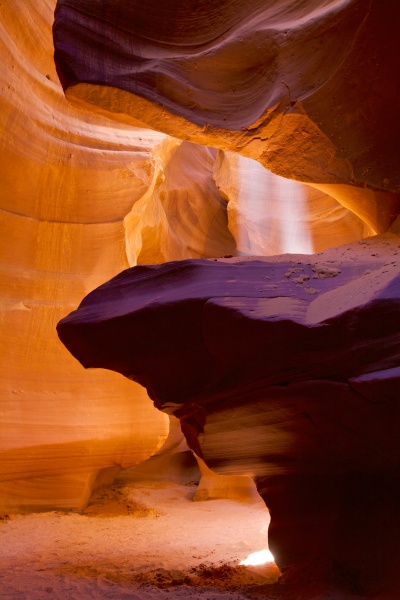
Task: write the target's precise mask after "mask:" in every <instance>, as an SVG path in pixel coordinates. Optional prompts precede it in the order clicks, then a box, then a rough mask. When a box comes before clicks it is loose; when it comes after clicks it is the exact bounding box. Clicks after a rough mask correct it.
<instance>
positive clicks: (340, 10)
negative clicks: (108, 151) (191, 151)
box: [54, 0, 400, 192]
mask: <svg viewBox="0 0 400 600" xmlns="http://www.w3.org/2000/svg"><path fill="white" fill-rule="evenodd" d="M399 11H400V8H399V7H398V5H397V4H396V3H393V2H384V3H382V2H379V0H368V1H365V0H331V1H329V2H327V1H325V0H312V1H310V2H301V1H299V0H284V1H282V0H279V1H278V0H272V1H270V2H265V1H263V0H251V1H250V2H246V3H242V2H240V1H238V0H230V1H229V2H224V3H223V4H221V3H219V2H209V1H207V2H200V3H199V2H197V0H184V1H182V0H173V1H171V2H168V4H165V3H162V2H159V0H151V1H150V2H149V3H147V4H146V5H144V4H143V3H141V2H138V1H131V2H126V1H123V0H107V1H106V2H102V3H94V2H90V1H88V0H86V1H84V2H82V1H81V0H58V3H57V9H56V13H55V25H54V41H55V60H56V64H57V69H58V73H59V75H60V79H61V81H62V83H63V86H64V88H65V90H66V91H67V96H68V97H69V98H70V99H72V100H74V101H76V102H80V101H81V102H85V103H89V104H91V105H92V106H93V107H99V109H103V110H106V111H109V112H110V113H112V114H113V117H114V118H117V119H118V118H119V119H122V120H127V121H129V119H130V118H132V119H134V120H135V122H136V123H138V122H140V123H142V124H143V123H144V124H146V125H148V126H149V127H152V128H155V129H157V130H159V131H165V132H166V133H169V134H171V135H173V136H175V137H179V138H183V139H190V140H191V141H196V142H199V143H202V144H207V145H211V146H216V147H220V148H222V149H231V150H235V151H238V152H239V153H241V154H243V155H246V156H249V157H251V158H256V159H257V160H259V161H260V162H261V163H262V164H263V165H265V166H267V168H269V169H270V170H272V171H274V172H276V173H277V174H279V175H283V176H286V177H288V178H292V179H297V180H299V181H307V182H313V183H344V184H354V183H355V184H357V185H361V186H364V185H367V186H370V187H371V188H374V189H381V190H390V191H393V192H399V191H400V188H399V186H400V174H399V170H398V167H397V164H396V160H395V158H394V157H395V156H396V148H397V139H398V137H399V133H400V130H399V119H398V115H397V105H396V98H397V97H398V96H399V94H400V77H399V73H398V69H397V58H396V57H397V56H398V53H399V50H400V41H399V38H398V35H397V23H398V19H399V14H400V13H399Z"/></svg>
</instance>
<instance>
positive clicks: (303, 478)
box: [58, 232, 400, 593]
mask: <svg viewBox="0 0 400 600" xmlns="http://www.w3.org/2000/svg"><path fill="white" fill-rule="evenodd" d="M399 253H400V238H399V237H398V235H397V234H396V233H394V232H393V233H390V234H386V235H382V236H377V237H373V238H370V239H368V240H365V241H362V242H359V243H355V244H351V245H347V246H343V247H340V248H337V249H332V250H328V251H326V252H324V253H320V254H317V255H312V256H308V257H307V256H304V255H286V256H277V257H272V258H263V259H257V260H255V259H250V258H242V259H238V258H236V259H235V258H233V259H221V260H211V261H210V260H209V261H199V260H192V261H183V262H174V263H167V264H164V265H159V266H147V267H144V266H142V267H135V268H133V269H129V270H127V271H124V272H123V273H121V274H120V275H118V276H117V277H115V278H114V279H112V280H111V281H110V282H108V283H106V284H104V285H103V286H101V287H100V288H98V289H97V290H95V291H93V292H92V293H91V294H89V295H88V296H87V297H86V298H85V299H84V301H83V302H82V303H81V305H80V307H79V308H78V310H76V311H74V312H73V313H71V315H69V316H68V317H66V318H65V319H63V320H62V321H61V322H60V323H59V325H58V332H59V335H60V338H61V340H62V341H63V343H64V344H65V345H66V346H67V347H68V349H69V350H70V351H71V352H72V354H73V355H74V356H75V357H76V358H78V360H79V361H80V362H81V363H82V364H83V365H84V366H85V367H102V368H106V369H112V370H116V371H118V372H119V373H122V374H123V375H125V376H126V377H128V378H130V379H133V380H135V381H138V382H139V383H141V384H142V385H144V386H146V388H147V390H148V393H149V395H150V397H151V398H152V399H153V400H154V402H155V404H156V406H158V407H159V408H160V409H161V410H164V411H165V412H167V413H170V414H174V415H175V416H177V417H179V418H180V419H181V424H182V429H183V431H184V432H185V434H186V437H187V439H188V442H189V445H190V446H191V447H192V448H193V449H194V450H195V452H196V453H197V454H198V455H199V456H202V457H203V458H204V459H205V461H206V463H207V465H208V466H210V467H211V468H213V469H216V470H217V471H218V472H220V473H223V474H235V475H241V474H242V475H251V476H253V477H255V478H256V481H257V484H258V488H259V490H260V491H261V493H262V495H263V497H264V499H265V501H266V504H267V506H268V507H269V509H270V511H271V518H272V522H271V528H270V547H271V550H272V552H273V553H274V555H275V558H276V560H277V563H278V565H279V566H280V567H281V568H284V567H287V566H290V565H294V564H296V565H297V568H299V565H302V564H303V565H305V566H306V567H307V568H308V569H309V570H310V569H314V570H320V571H321V573H323V574H324V575H323V576H324V577H325V578H326V579H331V578H332V577H334V579H335V585H339V586H340V585H344V586H345V587H346V586H347V588H346V589H347V591H349V587H350V588H352V591H353V592H354V591H355V590H359V591H360V593H361V592H363V593H376V592H381V591H382V589H385V588H386V589H387V588H390V589H391V590H395V589H397V587H396V586H398V583H399V582H398V573H399V571H398V564H399V558H400V557H399V551H398V545H397V541H398V536H399V533H400V522H399V517H398V512H397V508H396V506H397V503H398V501H399V500H400V498H399V486H398V470H399V467H400V458H399V457H400V442H399V436H398V425H399V418H400V415H399V407H398V389H399V377H400V372H399V358H400V357H399V348H400V343H399V342H400V302H399V297H400V261H399V256H400V254H399ZM133 341H134V343H133ZM366 540H368V543H366ZM290 572H291V571H290V569H289V573H290ZM321 573H320V574H319V576H321ZM289 579H290V578H289Z"/></svg>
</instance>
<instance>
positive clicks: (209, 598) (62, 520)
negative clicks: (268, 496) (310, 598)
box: [0, 484, 277, 600]
mask: <svg viewBox="0 0 400 600" xmlns="http://www.w3.org/2000/svg"><path fill="white" fill-rule="evenodd" d="M195 489H196V488H195V486H194V485H186V486H185V485H175V484H171V485H169V484H158V485H154V486H151V487H140V488H139V487H133V486H125V487H114V488H113V489H111V490H102V491H99V492H98V493H97V494H96V496H95V497H94V498H93V501H92V502H91V504H90V505H89V507H88V508H87V509H85V510H84V511H82V512H81V513H76V512H69V513H63V512H45V513H35V514H27V515H16V516H12V515H11V516H10V517H6V518H3V519H2V520H1V521H0V597H1V599H2V600H28V599H29V600H39V599H47V598H48V599H51V600H53V599H54V600H57V599H61V598H62V599H68V600H69V599H71V600H78V599H79V600H82V599H86V598H93V599H100V598H108V599H115V600H116V599H118V600H128V599H129V600H142V599H143V600H159V599H160V600H161V599H164V598H169V599H172V598H191V599H202V600H228V599H229V600H242V599H243V598H248V597H249V596H250V597H251V596H253V595H254V594H256V595H257V596H258V597H263V598H274V597H275V594H273V593H271V595H270V594H269V593H267V590H268V588H270V587H271V586H270V585H269V584H270V583H271V582H273V581H274V580H276V577H277V567H276V566H275V565H274V564H269V565H268V566H264V567H258V568H248V567H244V566H240V565H239V562H240V561H241V560H243V559H245V558H246V557H247V556H248V555H249V554H250V553H252V552H255V551H259V550H262V549H263V548H266V547H267V533H266V525H268V521H269V515H268V511H267V510H266V508H265V506H264V504H263V503H261V502H260V504H253V505H246V504H242V503H240V502H235V501H231V500H211V501H206V502H192V498H193V495H194V492H195ZM265 586H266V588H267V590H266V588H265ZM272 589H273V588H271V592H272ZM262 590H263V591H262ZM260 592H262V596H259V594H260Z"/></svg>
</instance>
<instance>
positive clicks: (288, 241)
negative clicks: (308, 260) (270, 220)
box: [273, 176, 313, 254]
mask: <svg viewBox="0 0 400 600" xmlns="http://www.w3.org/2000/svg"><path fill="white" fill-rule="evenodd" d="M273 181H274V184H275V190H276V191H277V195H278V198H279V203H278V207H277V208H278V211H279V215H280V219H281V226H282V228H281V247H282V252H283V253H286V252H290V253H292V254H312V253H313V244H312V239H311V232H310V227H309V224H308V222H307V214H306V213H307V210H306V207H307V197H306V187H305V185H304V184H303V183H299V182H298V181H292V180H291V179H285V178H284V177H278V176H275V178H274V180H273Z"/></svg>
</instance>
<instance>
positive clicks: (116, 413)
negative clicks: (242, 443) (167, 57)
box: [0, 0, 168, 514]
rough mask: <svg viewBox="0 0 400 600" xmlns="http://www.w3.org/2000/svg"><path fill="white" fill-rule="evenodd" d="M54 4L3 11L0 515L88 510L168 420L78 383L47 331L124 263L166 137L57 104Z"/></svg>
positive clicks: (151, 447) (136, 390) (80, 378)
mask: <svg viewBox="0 0 400 600" xmlns="http://www.w3.org/2000/svg"><path fill="white" fill-rule="evenodd" d="M53 9H54V3H52V2H44V3H32V2H30V1H26V0H24V1H22V0H16V1H15V2H12V3H6V4H2V6H1V7H0V12H1V23H0V139H1V143H0V172H1V189H0V226H1V239H0V325H1V342H0V354H1V364H0V390H1V391H0V395H1V407H0V413H1V423H0V440H1V441H0V512H1V513H2V514H3V513H4V512H13V511H18V510H37V509H46V508H47V509H49V508H55V507H58V508H60V507H61V508H76V507H82V506H83V505H85V504H86V503H87V501H88V499H89V497H90V494H91V491H92V489H93V488H94V487H95V486H96V485H98V484H100V483H102V482H103V483H104V482H106V481H110V480H112V477H113V475H114V474H115V471H116V470H117V469H118V467H119V466H130V465H132V464H136V463H138V462H141V461H143V460H145V459H146V458H148V457H149V456H151V455H152V454H153V453H154V452H155V451H156V450H157V449H158V448H159V446H160V445H162V443H163V440H164V439H165V437H166V435H167V434H168V419H167V418H166V416H165V415H162V414H161V413H159V411H157V410H155V409H154V407H153V406H152V404H151V402H150V400H149V398H148V396H147V394H146V393H145V391H144V390H143V389H142V388H141V387H140V386H133V385H132V384H129V382H126V381H124V380H123V379H122V378H121V377H119V376H118V375H116V374H113V373H106V372H104V373H100V372H97V373H91V374H90V373H83V372H82V369H81V368H80V365H78V364H77V363H76V361H74V360H73V359H72V358H71V356H70V355H69V353H66V352H65V350H64V349H63V347H62V346H61V345H60V343H59V341H58V338H57V335H56V333H55V326H56V323H57V321H59V319H60V318H62V317H63V316H64V315H65V314H67V313H68V312H70V311H71V310H72V308H74V307H75V306H76V304H77V303H78V302H79V301H80V299H81V297H82V295H84V294H86V293H87V292H89V291H90V290H91V289H93V288H94V287H96V286H97V285H99V284H100V283H102V282H103V281H105V280H107V279H109V278H110V277H112V276H113V275H115V274H116V273H118V272H119V271H121V269H124V268H126V267H128V266H129V261H128V259H127V255H126V252H125V229H124V221H123V220H124V217H125V216H126V214H127V213H128V212H129V211H130V210H131V208H132V205H133V204H134V202H135V201H136V200H138V199H140V198H141V196H142V195H143V194H144V193H145V191H146V190H147V188H148V186H149V181H147V180H146V179H145V178H144V177H143V174H142V173H143V169H142V164H143V163H147V165H148V167H149V171H150V172H151V170H152V169H153V167H154V164H153V163H154V161H153V159H152V155H151V149H152V147H153V146H154V145H156V144H159V143H160V142H161V141H162V140H163V138H164V136H162V135H160V134H156V133H154V132H151V133H148V132H146V131H144V130H138V129H135V128H129V127H126V126H120V125H118V124H116V123H111V122H110V121H109V120H108V119H104V118H99V117H98V116H96V115H95V116H93V115H90V114H89V113H87V112H85V111H79V110H76V109H74V108H72V107H71V106H70V104H69V103H68V102H67V101H66V100H65V98H64V95H63V92H62V89H61V86H60V84H59V83H58V79H57V74H56V72H55V68H54V62H53V48H52V37H51V24H52V20H53Z"/></svg>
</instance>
